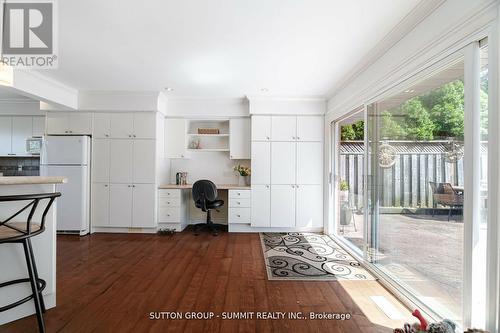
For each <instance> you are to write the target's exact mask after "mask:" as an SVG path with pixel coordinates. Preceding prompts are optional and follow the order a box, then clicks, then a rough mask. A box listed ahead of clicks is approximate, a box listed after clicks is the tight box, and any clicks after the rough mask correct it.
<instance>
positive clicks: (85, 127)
mask: <svg viewBox="0 0 500 333" xmlns="http://www.w3.org/2000/svg"><path fill="white" fill-rule="evenodd" d="M69 132H70V133H71V134H82V135H83V134H88V135H90V134H92V115H91V114H90V113H86V112H73V113H71V114H70V115H69Z"/></svg>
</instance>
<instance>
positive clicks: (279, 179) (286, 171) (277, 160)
mask: <svg viewBox="0 0 500 333" xmlns="http://www.w3.org/2000/svg"><path fill="white" fill-rule="evenodd" d="M295 147H296V144H295V142H273V143H271V185H273V184H295V161H296V156H295V155H296V148H295Z"/></svg>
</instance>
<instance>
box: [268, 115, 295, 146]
mask: <svg viewBox="0 0 500 333" xmlns="http://www.w3.org/2000/svg"><path fill="white" fill-rule="evenodd" d="M271 120H272V122H271V140H272V141H295V140H296V136H297V117H295V116H272V117H271Z"/></svg>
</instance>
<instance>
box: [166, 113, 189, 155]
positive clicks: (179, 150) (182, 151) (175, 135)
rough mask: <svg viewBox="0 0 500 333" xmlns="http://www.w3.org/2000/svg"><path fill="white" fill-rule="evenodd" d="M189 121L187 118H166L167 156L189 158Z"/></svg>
mask: <svg viewBox="0 0 500 333" xmlns="http://www.w3.org/2000/svg"><path fill="white" fill-rule="evenodd" d="M186 134H187V121H186V120H185V119H174V118H167V119H165V157H166V158H188V157H189V156H188V153H187V144H186Z"/></svg>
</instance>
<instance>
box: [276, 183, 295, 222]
mask: <svg viewBox="0 0 500 333" xmlns="http://www.w3.org/2000/svg"><path fill="white" fill-rule="evenodd" d="M271 227H279V228H286V227H295V185H272V186H271Z"/></svg>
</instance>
